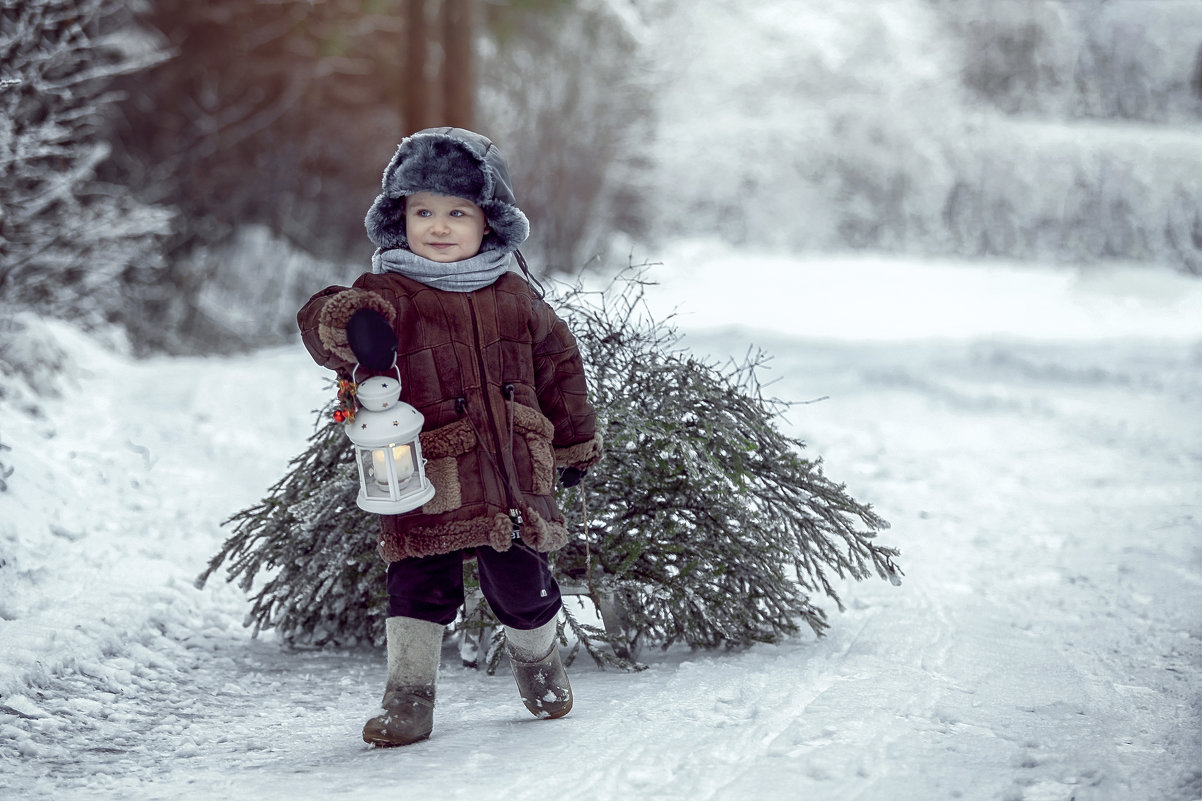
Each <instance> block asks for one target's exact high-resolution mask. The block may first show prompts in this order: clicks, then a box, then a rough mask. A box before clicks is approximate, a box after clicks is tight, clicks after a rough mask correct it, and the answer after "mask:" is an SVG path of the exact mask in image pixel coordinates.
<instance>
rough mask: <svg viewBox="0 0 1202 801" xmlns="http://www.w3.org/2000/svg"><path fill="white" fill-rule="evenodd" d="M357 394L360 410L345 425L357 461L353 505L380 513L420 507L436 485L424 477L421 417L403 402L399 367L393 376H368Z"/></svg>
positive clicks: (384, 513) (432, 493)
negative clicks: (357, 468) (356, 488)
mask: <svg viewBox="0 0 1202 801" xmlns="http://www.w3.org/2000/svg"><path fill="white" fill-rule="evenodd" d="M356 397H358V399H359V405H360V406H361V407H362V408H360V409H359V410H358V412H357V413H356V414H355V417H354V419H353V420H348V421H347V422H346V423H344V424H343V429H344V430H345V431H346V435H347V437H349V438H350V441H351V442H352V443H353V444H354V446H355V463H356V464H358V465H359V497H358V499H356V503H357V504H358V506H359V508H360V509H363V510H364V511H367V512H375V513H376V514H382V515H399V514H402V513H404V512H408V511H411V510H413V509H416V508H418V507H419V506H421V505H422V504H424V503H425V502H426V501H428V500H430V499H431V498H433V497H434V486H433V485H432V484H431V483H430V482H429V480H428V479H427V478H426V462H425V460H424V459H423V458H422V445H421V439H420V437H419V435H420V434H421V431H422V424H423V423H424V422H425V418H423V417H422V414H421V412H419V411H418V410H417V409H414V408H413V407H412V406H410V405H409V404H407V403H405V402H404V401H402V400H401V382H400V371H398V375H397V378H390V377H386V376H376V377H374V378H369V379H367V380H366V381H364V382H363V383H361V384H359V387H358V390H357V393H356Z"/></svg>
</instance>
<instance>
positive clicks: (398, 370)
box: [351, 353, 401, 385]
mask: <svg viewBox="0 0 1202 801" xmlns="http://www.w3.org/2000/svg"><path fill="white" fill-rule="evenodd" d="M392 369H393V371H394V372H395V373H396V382H397V384H398V385H399V384H400V383H401V366H400V365H399V364H397V357H396V354H395V353H394V354H393V355H392ZM357 372H359V362H355V366H354V367H352V368H351V381H352V382H354V383H356V384H358V383H359V381H358V379H356V378H355V373H357Z"/></svg>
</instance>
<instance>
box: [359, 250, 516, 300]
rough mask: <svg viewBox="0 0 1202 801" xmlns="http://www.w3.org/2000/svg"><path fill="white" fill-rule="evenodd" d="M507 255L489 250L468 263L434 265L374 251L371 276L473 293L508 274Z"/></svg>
mask: <svg viewBox="0 0 1202 801" xmlns="http://www.w3.org/2000/svg"><path fill="white" fill-rule="evenodd" d="M509 257H510V252H509V251H500V250H489V251H486V252H484V253H477V254H476V255H475V256H472V257H471V258H470V259H464V260H463V261H453V262H448V263H444V262H437V261H430V260H429V259H427V258H425V257H423V256H418V255H417V254H416V253H414V252H413V251H411V250H405V249H404V248H393V249H391V250H385V251H380V250H377V251H376V252H375V255H373V256H372V257H371V271H372V272H373V273H400V274H401V275H403V276H405V277H406V278H412V279H413V280H414V281H418V282H420V283H423V284H425V285H426V286H431V287H434V288H435V289H445V290H447V291H448V292H474V291H476V290H477V289H483V288H484V287H486V286H490V285H491V284H493V283H495V282H496V280H497V279H498V278H500V277H501V276H502V275H504V274H505V273H507V272H509Z"/></svg>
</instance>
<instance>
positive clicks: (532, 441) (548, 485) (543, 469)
mask: <svg viewBox="0 0 1202 801" xmlns="http://www.w3.org/2000/svg"><path fill="white" fill-rule="evenodd" d="M513 433H514V443H513V459H514V463H515V464H516V465H517V467H518V472H519V473H520V474H521V481H522V484H523V486H522V489H524V490H526V491H528V492H531V493H533V494H535V495H550V494H552V493H553V492H555V451H554V449H553V448H552V447H551V440H552V438H553V437H554V436H555V426H554V425H553V424H552V423H551V421H550V420H548V419H547V418H546V417H545V416H544V415H543V413H542V412H540V411H538V410H537V409H532V408H530V407H529V406H523V405H522V404H520V403H515V404H513Z"/></svg>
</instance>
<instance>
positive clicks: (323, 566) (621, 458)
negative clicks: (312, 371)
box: [198, 271, 901, 667]
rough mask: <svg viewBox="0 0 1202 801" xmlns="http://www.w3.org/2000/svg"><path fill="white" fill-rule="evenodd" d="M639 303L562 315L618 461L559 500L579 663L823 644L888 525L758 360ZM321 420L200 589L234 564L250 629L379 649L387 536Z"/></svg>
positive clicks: (481, 614) (578, 302)
mask: <svg viewBox="0 0 1202 801" xmlns="http://www.w3.org/2000/svg"><path fill="white" fill-rule="evenodd" d="M643 289H644V283H643V281H642V280H641V278H640V273H638V272H637V271H632V272H627V273H624V274H623V275H622V276H621V277H619V278H618V279H617V280H615V282H614V283H613V284H612V285H611V286H610V287H609V288H608V289H607V290H605V291H599V292H587V291H585V290H583V289H581V288H579V287H577V288H571V289H567V290H564V291H562V292H560V293H559V296H558V297H556V298H554V299H553V305H555V306H556V308H557V309H559V310H560V313H561V316H563V317H564V319H565V320H567V322H568V324H569V325H570V326H571V327H572V329H573V331H574V333H575V335H576V338H577V341H578V343H579V345H580V349H581V352H582V354H583V356H584V361H585V369H586V372H587V374H588V379H589V387H590V390H591V391H592V393H593V402H594V403H595V405H596V407H597V410H598V415H599V422H600V425H601V427H602V431H603V435H604V437H605V449H606V452H605V457H604V458H603V459H602V461H601V462H600V463H599V464H598V465H596V466H595V467H594V468H593V469H592V470H590V471H589V473H588V474H587V475H586V477H585V478H584V480H583V481H582V482H581V484H580V486H579V487H576V488H572V489H567V490H564V489H561V490H560V491H559V502H560V506H561V508H562V509H563V510H564V513H565V515H566V517H567V519H568V527H569V532H571V533H572V534H573V536H572V539H571V541H570V542H569V544H568V545H567V547H565V548H564V549H562V550H561V551H559V552H557V553H556V554H554V556H553V563H554V567H555V573H556V577H557V578H558V580H559V582H560V585H561V586H562V587H563V588H564V590H565V593H567V597H566V598H565V611H566V613H567V614H566V621H565V634H566V633H568V632H570V633H571V634H572V635H574V636H573V637H572V638H571V639H572V640H573V641H574V644H575V647H577V648H579V647H583V648H584V649H585V650H586V651H587V652H588V653H589V654H590V655H591V656H592V657H593V658H594V659H595V660H597V661H598V662H606V663H611V664H617V665H621V666H625V667H630V666H633V665H634V664H635V663H634V661H633V659H634V657H635V656H636V654H637V649H638V648H640V647H647V646H667V645H670V644H672V643H678V642H679V643H686V644H688V645H690V646H694V647H702V648H715V647H721V646H732V645H743V644H749V643H754V642H773V641H776V640H779V639H780V638H782V637H785V636H788V635H792V634H796V633H797V632H799V631H801V630H802V629H803V628H806V627H808V628H809V629H810V630H812V631H813V632H815V633H816V634H822V632H823V631H824V630H825V629H826V628H827V627H828V625H829V624H828V622H827V616H826V612H825V611H824V609H823V608H822V607H821V606H820V605H819V603H818V601H820V600H821V599H822V598H826V599H828V600H830V601H833V602H834V603H835V604H836V605H837V606H838V607H839V608H840V609H842V601H841V600H840V598H839V595H838V593H837V592H836V589H835V586H834V582H835V581H836V580H841V579H845V578H851V579H857V580H859V579H865V578H869V577H871V576H872V575H874V574H875V575H877V576H879V577H881V578H885V579H888V580H890V581H892V582H894V583H899V582H900V576H901V571H900V569H899V568H898V566H897V564H896V562H895V559H896V557H897V556H898V551H897V549H895V548H892V547H889V546H885V545H881V544H878V543H877V542H876V535H877V533H878V532H879V531H881V530H882V529H885V528H887V527H888V524H887V523H886V522H885V521H884V520H883V519H881V518H880V517H879V516H878V515H877V514H876V513H875V512H874V511H873V510H872V508H871V507H870V506H869V505H868V504H865V503H861V502H859V501H857V500H855V499H854V498H853V497H852V496H851V495H849V494H848V492H847V489H846V487H845V486H844V485H842V484H839V483H836V482H834V481H832V480H830V479H829V478H827V477H826V476H825V475H824V473H823V471H822V466H821V461H820V460H811V459H807V458H805V457H804V456H803V448H804V446H803V444H802V443H801V442H799V441H797V440H795V439H792V438H790V437H787V436H785V435H784V434H782V433H781V432H780V431H779V429H778V423H779V422H780V416H781V414H782V413H783V412H784V411H785V410H786V409H787V408H789V404H787V403H784V402H782V401H779V400H776V399H772V398H769V397H766V396H765V395H764V394H763V392H762V387H761V385H760V383H759V381H758V378H757V370H758V368H760V367H761V366H762V364H763V360H762V356H760V355H754V354H753V355H752V356H749V358H748V359H747V360H745V361H744V363H742V364H738V365H727V366H719V365H717V364H714V363H712V362H710V361H708V360H705V359H700V358H697V357H696V356H694V355H692V354H691V353H690V352H689V351H688V350H687V349H685V348H684V347H682V345H681V340H680V337H679V335H678V333H677V331H676V330H675V328H673V327H672V326H671V325H670V320H659V321H657V320H655V319H654V318H653V316H652V315H651V314H650V313H649V312H648V310H647V307H646V305H645V304H644V302H643ZM329 411H330V410H329V409H326V410H323V412H322V420H324V421H326V422H323V423H320V424H319V427H318V429H317V430H316V432H315V433H314V434H313V436H312V437H311V438H310V440H309V447H308V449H307V450H306V451H305V452H304V453H302V454H300V455H299V456H297V457H296V458H295V459H294V460H293V461H292V463H291V464H290V465H289V468H288V471H287V472H286V474H285V475H284V477H283V478H281V479H280V481H279V482H278V483H277V484H276V485H275V486H273V487H272V488H271V489H270V491H269V492H268V494H267V497H265V498H264V499H263V500H262V501H261V502H260V503H258V504H256V505H255V506H252V507H250V508H248V509H244V510H242V511H240V512H238V513H237V514H235V515H234V516H233V517H232V518H230V520H229V521H227V522H228V523H230V524H232V525H233V533H232V535H231V536H230V537H229V538H228V539H227V540H226V542H225V544H224V545H223V546H222V548H221V550H220V551H219V552H218V553H217V554H216V555H215V556H214V557H213V559H212V560H211V561H210V563H209V565H208V568H207V569H206V571H205V572H204V573H203V574H202V575H201V577H200V579H199V580H198V583H200V584H203V583H204V582H205V581H206V580H207V579H208V578H209V577H210V576H211V575H212V574H213V573H214V572H216V571H217V570H218V569H219V568H221V566H222V565H225V567H226V576H227V580H229V581H237V582H238V583H239V585H240V586H241V587H242V588H243V589H245V590H246V591H247V592H248V593H251V609H250V611H249V613H248V615H247V620H246V624H247V625H248V626H252V627H254V629H255V631H256V632H258V631H259V630H262V629H269V628H270V629H275V630H276V631H277V632H278V633H279V635H280V636H281V637H282V638H283V640H284V641H285V642H288V643H292V644H313V645H320V644H326V643H336V644H354V643H375V644H379V643H382V642H383V631H384V618H385V616H386V614H387V603H386V597H385V590H384V580H383V575H384V564H383V563H382V562H381V561H380V558H379V557H378V555H377V554H376V541H377V539H378V538H377V531H378V524H377V522H376V519H375V517H374V516H373V515H370V514H367V513H365V512H362V511H361V510H360V509H359V508H358V507H357V506H356V505H355V498H356V495H357V493H358V474H357V471H356V468H355V465H354V463H353V461H352V460H351V448H350V446H349V444H348V442H347V440H346V437H345V435H344V434H343V432H342V426H341V424H339V423H336V422H334V421H333V420H332V419H331V418H330V417H329ZM467 569H468V570H469V571H471V570H473V569H474V563H471V562H469V563H468V567H467ZM467 582H468V586H469V587H472V586H474V584H475V582H474V575H470V574H469V576H468V579H467ZM573 596H575V597H573ZM494 622H495V621H494V620H493V618H492V616H491V613H490V612H489V610H488V606H487V603H480V604H479V605H475V604H469V606H468V609H467V611H466V612H465V614H464V616H463V620H462V621H461V622H460V624H459V627H460V628H462V629H466V630H468V631H472V630H476V629H485V630H486V629H488V628H489V627H490V626H492V624H493V623H494ZM494 640H495V638H494ZM567 641H568V639H567V638H566V637H565V642H567ZM495 644H496V643H495V641H494V645H495ZM498 653H499V649H497V648H495V647H494V648H493V649H492V657H493V658H492V659H491V660H490V662H491V664H492V665H494V666H495V663H496V655H497V654H498Z"/></svg>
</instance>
